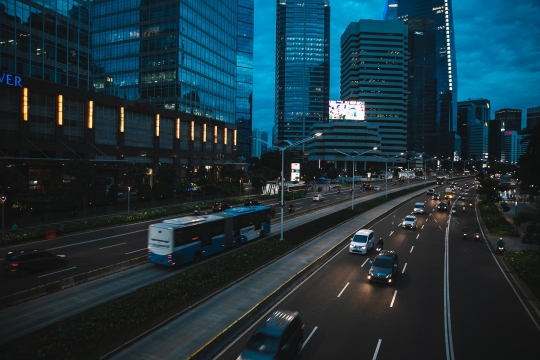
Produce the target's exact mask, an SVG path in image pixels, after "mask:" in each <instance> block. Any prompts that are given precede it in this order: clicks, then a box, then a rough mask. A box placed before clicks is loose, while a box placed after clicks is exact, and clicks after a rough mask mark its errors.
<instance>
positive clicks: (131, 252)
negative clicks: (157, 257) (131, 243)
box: [126, 248, 148, 255]
mask: <svg viewBox="0 0 540 360" xmlns="http://www.w3.org/2000/svg"><path fill="white" fill-rule="evenodd" d="M144 250H148V248H144V249H139V250H135V251H130V252H127V253H126V255H127V254H133V253H134V252H138V251H144Z"/></svg>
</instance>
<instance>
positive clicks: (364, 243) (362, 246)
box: [349, 229, 375, 254]
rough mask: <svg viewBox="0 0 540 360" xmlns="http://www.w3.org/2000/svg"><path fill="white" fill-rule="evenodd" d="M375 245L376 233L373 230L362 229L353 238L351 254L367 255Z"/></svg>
mask: <svg viewBox="0 0 540 360" xmlns="http://www.w3.org/2000/svg"><path fill="white" fill-rule="evenodd" d="M374 243H375V233H374V232H373V230H368V229H361V230H358V231H357V232H356V234H354V236H353V237H352V238H351V244H350V245H349V252H350V253H351V254H367V252H368V251H369V250H371V248H372V247H373V244H374Z"/></svg>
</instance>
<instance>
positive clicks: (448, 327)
mask: <svg viewBox="0 0 540 360" xmlns="http://www.w3.org/2000/svg"><path fill="white" fill-rule="evenodd" d="M450 216H451V215H450ZM439 227H440V226H439ZM441 230H442V229H441ZM449 231H450V227H447V228H446V233H445V237H444V306H443V309H444V342H445V345H446V359H447V360H454V343H453V340H452V324H451V318H450V280H449V278H448V277H449V265H448V257H449V256H450V254H449V250H448V245H449V242H448V239H449Z"/></svg>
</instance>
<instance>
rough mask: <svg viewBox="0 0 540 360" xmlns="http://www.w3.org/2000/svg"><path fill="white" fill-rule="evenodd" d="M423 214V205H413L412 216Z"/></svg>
mask: <svg viewBox="0 0 540 360" xmlns="http://www.w3.org/2000/svg"><path fill="white" fill-rule="evenodd" d="M423 213H424V203H416V204H414V210H413V214H423Z"/></svg>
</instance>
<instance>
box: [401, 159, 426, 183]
mask: <svg viewBox="0 0 540 360" xmlns="http://www.w3.org/2000/svg"><path fill="white" fill-rule="evenodd" d="M401 155H405V153H401ZM418 159H421V157H414V158H412V159H409V152H408V151H407V187H409V180H410V179H411V164H410V161H411V160H418Z"/></svg>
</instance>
